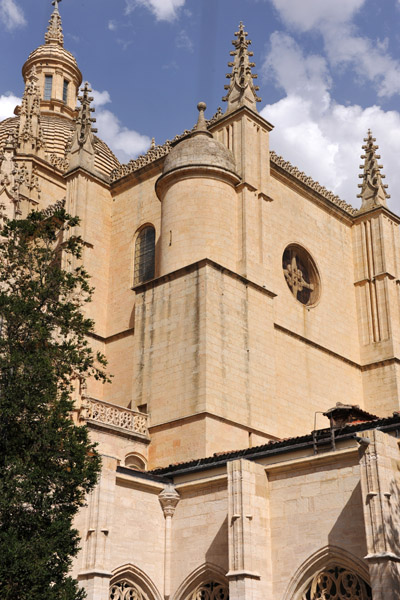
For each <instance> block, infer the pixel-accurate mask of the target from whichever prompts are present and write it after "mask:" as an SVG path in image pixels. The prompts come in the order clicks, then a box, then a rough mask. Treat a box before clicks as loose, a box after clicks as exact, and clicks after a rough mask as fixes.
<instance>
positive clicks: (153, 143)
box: [150, 138, 156, 150]
mask: <svg viewBox="0 0 400 600" xmlns="http://www.w3.org/2000/svg"><path fill="white" fill-rule="evenodd" d="M155 147H156V138H151V144H150V150H154V149H155Z"/></svg>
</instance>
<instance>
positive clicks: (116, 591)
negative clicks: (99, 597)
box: [109, 580, 149, 600]
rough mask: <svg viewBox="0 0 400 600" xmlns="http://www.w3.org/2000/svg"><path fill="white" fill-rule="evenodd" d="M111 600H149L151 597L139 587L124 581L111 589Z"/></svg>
mask: <svg viewBox="0 0 400 600" xmlns="http://www.w3.org/2000/svg"><path fill="white" fill-rule="evenodd" d="M109 600H149V597H148V595H147V594H145V593H144V591H143V590H142V589H141V588H140V587H139V586H138V585H136V584H134V583H131V582H130V581H126V580H123V581H119V582H118V583H115V584H114V585H112V586H111V587H110V595H109Z"/></svg>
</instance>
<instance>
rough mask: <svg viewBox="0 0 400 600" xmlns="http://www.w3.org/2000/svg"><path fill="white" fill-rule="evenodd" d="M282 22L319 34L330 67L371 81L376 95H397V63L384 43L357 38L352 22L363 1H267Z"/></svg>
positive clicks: (399, 67) (399, 70)
mask: <svg viewBox="0 0 400 600" xmlns="http://www.w3.org/2000/svg"><path fill="white" fill-rule="evenodd" d="M271 1H272V3H273V5H274V6H275V8H276V10H277V11H278V12H279V14H280V16H281V18H282V20H283V22H284V23H285V24H286V25H287V26H288V27H290V28H292V29H294V30H296V31H300V32H303V33H304V32H307V31H311V30H313V31H317V32H319V33H320V34H321V35H322V38H323V41H324V45H325V52H326V56H327V59H328V60H329V63H330V65H331V66H334V67H338V66H345V67H349V68H351V69H353V71H354V72H355V73H356V74H357V76H358V77H359V78H360V79H361V80H363V81H371V82H372V83H373V84H374V86H375V88H376V90H377V93H378V95H379V96H382V97H385V96H386V97H390V96H393V95H394V94H397V93H399V92H400V63H399V61H397V60H395V59H393V58H392V57H391V56H390V54H389V53H388V43H387V40H386V41H383V42H381V41H380V40H370V39H369V38H366V37H363V36H360V35H358V33H357V30H356V27H355V26H354V24H353V23H352V18H353V17H354V15H355V14H356V13H357V12H358V11H359V10H360V9H361V8H362V6H363V5H364V4H365V1H366V0H335V2H331V1H325V0H302V1H301V2H299V1H298V0H271Z"/></svg>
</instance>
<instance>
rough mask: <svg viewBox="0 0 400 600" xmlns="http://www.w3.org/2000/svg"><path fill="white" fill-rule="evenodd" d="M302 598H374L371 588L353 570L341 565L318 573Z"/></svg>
mask: <svg viewBox="0 0 400 600" xmlns="http://www.w3.org/2000/svg"><path fill="white" fill-rule="evenodd" d="M302 600H372V595H371V588H370V587H369V585H368V584H366V583H365V581H363V580H362V579H361V577H360V576H359V575H357V574H356V573H354V572H353V571H349V570H347V569H344V568H341V567H332V568H330V569H324V570H323V571H320V572H319V573H317V574H316V575H315V576H314V578H313V580H312V582H311V585H310V586H309V587H308V589H307V591H306V592H305V594H303V597H302Z"/></svg>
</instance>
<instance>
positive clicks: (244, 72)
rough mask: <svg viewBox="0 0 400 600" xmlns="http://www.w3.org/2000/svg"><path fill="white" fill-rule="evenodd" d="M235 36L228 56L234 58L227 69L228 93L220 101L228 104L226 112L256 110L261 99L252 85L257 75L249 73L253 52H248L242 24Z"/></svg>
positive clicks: (252, 63) (248, 43)
mask: <svg viewBox="0 0 400 600" xmlns="http://www.w3.org/2000/svg"><path fill="white" fill-rule="evenodd" d="M235 36H236V38H237V39H236V40H233V41H232V44H233V45H234V46H235V50H232V51H231V52H230V55H231V56H234V57H235V58H234V59H233V61H232V62H229V63H228V67H232V73H228V74H227V78H228V79H230V80H231V83H230V84H229V85H226V86H225V89H226V90H228V91H227V94H226V96H224V97H223V98H222V100H223V101H224V102H228V108H227V112H229V111H231V110H234V109H235V108H238V107H239V106H248V107H249V108H252V109H253V110H257V104H256V103H257V102H261V98H259V97H258V96H257V91H258V90H259V87H258V86H256V85H254V83H253V79H257V75H254V74H253V73H252V72H251V69H252V67H255V63H254V62H251V61H250V60H249V59H250V57H251V56H253V52H251V51H250V50H248V47H249V46H250V44H251V40H247V39H246V38H247V36H248V33H247V32H246V31H245V30H244V26H243V23H242V22H240V24H239V31H237V32H236V33H235Z"/></svg>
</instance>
